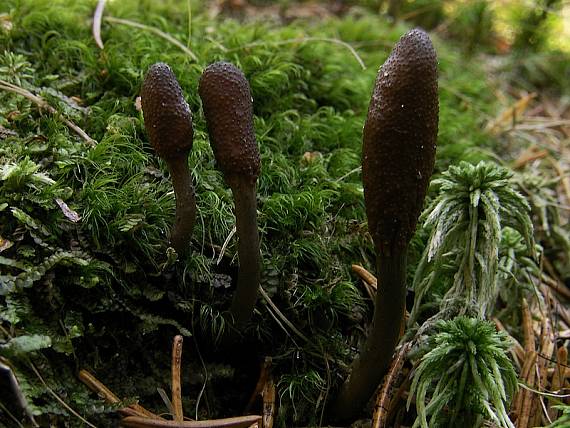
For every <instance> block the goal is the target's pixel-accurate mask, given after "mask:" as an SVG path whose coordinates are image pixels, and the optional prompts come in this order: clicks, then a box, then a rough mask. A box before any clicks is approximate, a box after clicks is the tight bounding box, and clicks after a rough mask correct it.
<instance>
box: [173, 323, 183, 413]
mask: <svg viewBox="0 0 570 428" xmlns="http://www.w3.org/2000/svg"><path fill="white" fill-rule="evenodd" d="M182 342H183V338H182V336H181V335H179V334H178V335H176V336H174V341H173V342H172V412H173V414H174V415H173V416H174V420H175V421H178V422H182V421H183V420H184V413H183V411H182V387H181V386H180V366H181V364H182Z"/></svg>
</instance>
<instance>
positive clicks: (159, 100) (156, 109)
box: [141, 63, 196, 255]
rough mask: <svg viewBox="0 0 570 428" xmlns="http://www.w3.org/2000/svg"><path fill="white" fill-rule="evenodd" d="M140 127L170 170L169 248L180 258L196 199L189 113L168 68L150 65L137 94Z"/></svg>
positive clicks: (174, 78) (190, 225) (190, 230)
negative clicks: (171, 222) (171, 218)
mask: <svg viewBox="0 0 570 428" xmlns="http://www.w3.org/2000/svg"><path fill="white" fill-rule="evenodd" d="M141 102H142V110H143V116H144V124H145V128H146V131H147V133H148V136H149V139H150V143H151V145H152V147H153V148H154V150H155V151H156V153H157V154H158V155H159V156H160V157H161V158H162V159H164V161H165V162H166V164H167V165H168V169H169V170H170V175H171V177H172V186H173V188H174V195H175V197H176V218H175V221H174V227H173V228H172V232H171V235H170V245H172V247H173V248H174V249H175V250H176V252H177V253H178V254H180V255H184V254H185V253H186V250H187V248H188V244H189V243H190V238H191V236H192V229H193V228H194V222H195V220H196V197H195V194H194V187H193V186H192V178H191V175H190V169H189V167H188V155H189V154H190V150H192V142H193V132H192V112H191V111H190V108H189V107H188V103H187V102H186V101H185V100H184V96H183V94H182V89H181V88H180V85H179V84H178V81H177V80H176V77H175V76H174V73H173V72H172V70H171V69H170V67H169V66H168V65H166V64H164V63H157V64H153V65H152V66H151V67H150V68H149V70H148V72H147V74H146V77H145V79H144V82H143V85H142V91H141Z"/></svg>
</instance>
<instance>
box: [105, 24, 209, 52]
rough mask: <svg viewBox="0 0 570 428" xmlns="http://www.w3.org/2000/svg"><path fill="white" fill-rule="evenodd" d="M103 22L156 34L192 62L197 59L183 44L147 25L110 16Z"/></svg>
mask: <svg viewBox="0 0 570 428" xmlns="http://www.w3.org/2000/svg"><path fill="white" fill-rule="evenodd" d="M105 21H107V22H110V23H112V24H120V25H127V26H129V27H133V28H139V29H141V30H145V31H149V32H151V33H153V34H156V35H157V36H159V37H161V38H163V39H164V40H167V41H168V42H170V43H172V44H173V45H174V46H176V47H177V48H179V49H180V50H181V51H183V52H184V53H185V54H186V55H188V56H189V57H190V58H191V59H192V60H193V61H198V57H197V56H196V54H195V53H194V52H192V51H191V50H190V49H188V48H187V47H186V46H184V44H182V43H181V42H179V41H178V40H176V39H175V38H174V37H172V36H171V35H170V34H168V33H165V32H164V31H160V30H159V29H158V28H155V27H151V26H149V25H144V24H141V23H139V22H135V21H130V20H128V19H121V18H115V17H112V16H107V17H105Z"/></svg>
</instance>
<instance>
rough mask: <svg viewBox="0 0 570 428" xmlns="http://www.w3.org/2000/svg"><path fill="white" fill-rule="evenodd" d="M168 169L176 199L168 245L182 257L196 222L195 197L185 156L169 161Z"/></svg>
mask: <svg viewBox="0 0 570 428" xmlns="http://www.w3.org/2000/svg"><path fill="white" fill-rule="evenodd" d="M168 169H170V176H171V177H172V187H173V188H174V195H175V197H176V218H175V220H174V227H173V228H172V233H171V235H170V245H172V248H174V249H175V250H176V252H177V253H178V254H179V255H180V256H183V255H184V254H186V252H187V249H188V245H189V244H190V239H191V238H192V229H194V222H195V221H196V196H195V194H194V186H193V185H192V177H191V176H190V168H189V167H188V160H187V157H186V156H181V157H180V159H176V160H173V161H170V162H169V163H168Z"/></svg>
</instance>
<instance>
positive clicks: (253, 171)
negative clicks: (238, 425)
mask: <svg viewBox="0 0 570 428" xmlns="http://www.w3.org/2000/svg"><path fill="white" fill-rule="evenodd" d="M198 92H199V94H200V98H201V99H202V105H203V108H204V115H205V117H206V124H207V126H208V133H209V135H210V144H211V146H212V150H213V151H214V156H215V157H216V161H217V164H218V167H219V168H220V169H221V170H222V172H223V174H224V178H225V180H226V182H227V183H228V185H229V186H230V188H231V189H232V194H233V196H234V202H235V217H236V229H237V235H238V240H239V241H238V258H239V273H238V282H237V289H236V291H235V293H234V297H233V301H232V306H231V308H230V313H231V314H232V316H233V318H234V321H235V323H236V325H237V326H242V325H244V324H245V323H247V322H248V321H249V319H250V318H251V315H252V313H253V308H254V306H255V301H256V299H257V289H258V287H259V280H260V264H261V259H260V254H259V232H258V229H257V205H256V189H255V188H256V182H257V177H258V176H259V170H260V163H261V162H260V158H259V150H258V148H257V143H256V141H255V131H254V129H253V99H252V97H251V89H250V87H249V83H248V81H247V79H246V78H245V76H244V75H243V73H242V72H241V70H239V69H238V68H237V67H235V66H234V65H233V64H230V63H227V62H216V63H214V64H211V65H209V66H208V67H207V68H206V69H205V70H204V73H203V74H202V77H201V78H200V84H199V88H198Z"/></svg>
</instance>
